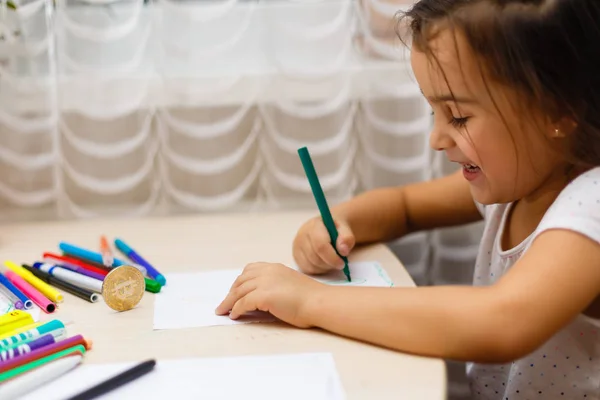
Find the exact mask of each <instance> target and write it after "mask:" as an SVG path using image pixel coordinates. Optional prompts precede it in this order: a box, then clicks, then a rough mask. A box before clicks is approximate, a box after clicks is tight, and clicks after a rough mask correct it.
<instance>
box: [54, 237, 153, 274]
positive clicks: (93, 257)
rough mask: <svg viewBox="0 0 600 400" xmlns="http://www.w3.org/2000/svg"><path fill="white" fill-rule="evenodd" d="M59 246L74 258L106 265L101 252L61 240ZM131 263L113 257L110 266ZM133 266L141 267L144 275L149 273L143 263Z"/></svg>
mask: <svg viewBox="0 0 600 400" xmlns="http://www.w3.org/2000/svg"><path fill="white" fill-rule="evenodd" d="M58 248H59V249H60V250H61V251H62V252H63V253H64V254H66V255H69V256H72V257H74V258H79V259H82V260H85V261H89V262H92V263H96V264H100V265H104V262H103V258H102V254H101V253H98V252H95V251H91V250H87V249H84V248H82V247H78V246H75V245H73V244H70V243H66V242H60V243H59V244H58ZM131 264H132V263H128V262H125V261H123V260H120V259H118V258H114V259H113V263H112V265H111V266H110V267H112V268H115V267H120V266H121V265H131ZM131 266H132V267H135V268H137V269H139V270H140V271H141V272H142V274H144V275H146V274H147V271H146V267H144V266H142V265H131Z"/></svg>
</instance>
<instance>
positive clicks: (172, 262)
mask: <svg viewBox="0 0 600 400" xmlns="http://www.w3.org/2000/svg"><path fill="white" fill-rule="evenodd" d="M313 215H314V214H313V213H307V212H301V211H299V212H281V213H256V214H252V213H234V214H227V215H219V214H210V215H203V216H178V217H168V218H147V219H121V220H107V219H101V220H87V221H68V222H47V223H23V224H11V225H3V226H2V227H1V229H0V254H1V256H2V260H13V261H15V262H17V263H24V262H33V261H36V260H39V259H40V258H41V255H42V253H43V252H45V251H51V252H56V253H58V252H59V251H58V243H59V242H60V241H68V242H71V243H73V244H77V245H81V246H83V247H87V248H91V249H97V248H98V245H99V237H100V235H102V234H104V235H107V237H108V238H109V240H111V241H112V240H114V238H116V237H120V238H122V239H123V240H125V241H126V242H128V243H129V244H131V246H133V247H134V248H135V249H136V250H137V251H138V252H139V253H140V254H142V256H143V257H145V258H147V259H148V260H149V261H150V262H151V263H152V264H154V265H155V266H156V267H157V268H158V269H159V270H160V271H161V272H162V273H163V274H166V275H167V284H168V273H170V272H184V271H193V270H194V271H200V270H212V269H217V268H242V267H243V266H245V265H246V264H247V263H249V262H254V261H269V262H282V263H285V264H288V265H289V264H290V263H292V261H293V260H292V256H291V244H292V240H293V238H294V235H295V233H296V231H297V229H298V228H299V227H300V225H301V224H302V223H303V222H304V221H306V220H307V219H308V218H309V217H311V216H313ZM351 260H354V261H358V260H365V261H366V260H377V261H379V262H380V263H381V265H382V266H383V267H384V268H385V269H386V270H387V272H388V274H389V275H390V277H391V278H392V280H393V281H394V283H395V284H396V285H397V286H414V283H413V281H412V280H411V278H410V276H409V275H408V273H407V272H406V270H405V269H404V268H403V267H402V265H401V263H400V262H399V261H398V259H397V258H396V257H395V256H394V255H393V253H391V252H390V251H389V250H388V249H387V247H385V246H383V245H376V246H369V247H366V248H362V249H360V250H358V251H356V252H354V253H353V254H352V256H351ZM154 296H155V295H153V294H151V293H148V292H146V294H145V295H144V298H143V299H142V302H141V303H140V304H139V305H138V307H137V308H135V309H133V310H130V311H127V312H123V313H117V312H114V311H113V310H111V309H110V308H108V306H106V305H105V304H104V303H103V302H102V301H100V302H98V303H95V304H91V303H88V302H85V301H83V300H81V299H78V298H76V297H73V296H71V295H69V294H67V293H65V301H64V303H62V304H60V308H59V310H58V311H57V312H56V313H55V314H54V315H52V316H51V317H53V318H58V319H61V320H62V321H63V322H65V323H71V325H69V327H68V333H69V335H73V334H77V333H81V334H83V335H84V336H85V337H86V338H90V339H92V340H93V343H94V346H93V348H92V350H91V351H90V352H88V353H87V355H86V362H88V363H102V362H119V361H138V360H142V359H146V358H148V357H156V358H159V359H172V358H179V357H190V356H199V357H214V356H236V355H250V354H255V355H257V354H270V353H271V354H272V353H287V352H331V353H332V354H333V355H334V358H335V361H336V366H337V368H338V371H339V374H340V377H341V380H342V384H343V386H344V390H345V392H346V394H347V396H348V399H377V400H383V399H418V400H428V399H435V400H441V399H445V397H446V372H445V365H444V363H443V361H442V360H439V359H431V358H425V357H417V356H413V355H407V354H403V353H399V352H394V351H390V350H387V349H383V348H380V347H376V346H372V345H369V344H365V343H361V342H357V341H354V340H350V339H346V338H342V337H339V336H335V335H332V334H329V333H327V332H323V331H321V330H317V329H311V330H302V329H296V328H293V327H290V326H287V325H285V324H283V323H265V324H240V325H233V326H216V327H207V328H193V329H177V330H163V331H153V328H152V320H153V302H154ZM48 317H49V316H47V315H44V318H46V319H47V318H48ZM282 398H285V397H282Z"/></svg>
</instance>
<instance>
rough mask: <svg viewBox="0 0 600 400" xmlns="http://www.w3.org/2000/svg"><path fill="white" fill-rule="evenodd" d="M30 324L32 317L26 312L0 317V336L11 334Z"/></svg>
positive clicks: (13, 312)
mask: <svg viewBox="0 0 600 400" xmlns="http://www.w3.org/2000/svg"><path fill="white" fill-rule="evenodd" d="M30 324H33V317H32V316H31V314H29V313H28V312H27V311H22V310H15V311H11V312H9V313H6V314H4V315H0V334H2V333H7V332H10V333H12V332H13V331H14V330H15V329H18V328H20V327H22V326H25V325H30Z"/></svg>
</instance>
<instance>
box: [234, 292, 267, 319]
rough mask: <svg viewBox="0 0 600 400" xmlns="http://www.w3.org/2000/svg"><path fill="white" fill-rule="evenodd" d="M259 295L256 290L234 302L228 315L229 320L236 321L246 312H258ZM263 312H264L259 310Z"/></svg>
mask: <svg viewBox="0 0 600 400" xmlns="http://www.w3.org/2000/svg"><path fill="white" fill-rule="evenodd" d="M259 299H260V294H259V293H258V291H257V290H254V291H251V292H250V293H248V294H247V295H246V296H244V297H242V298H241V299H239V300H238V301H236V302H235V304H234V305H233V307H232V308H231V312H230V313H229V318H231V319H237V318H239V317H240V316H241V315H244V314H245V313H247V312H250V311H255V310H260V306H259ZM261 311H265V310H261Z"/></svg>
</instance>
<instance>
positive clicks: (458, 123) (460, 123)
mask: <svg viewBox="0 0 600 400" xmlns="http://www.w3.org/2000/svg"><path fill="white" fill-rule="evenodd" d="M468 120H469V117H462V118H455V117H452V118H451V119H450V124H452V126H453V127H455V128H463V127H464V126H465V125H466V124H467V121H468Z"/></svg>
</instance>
